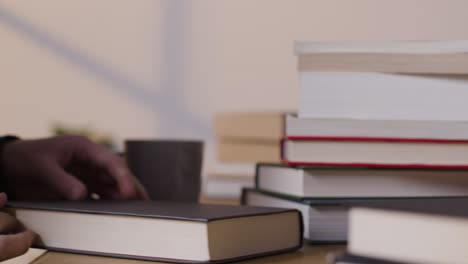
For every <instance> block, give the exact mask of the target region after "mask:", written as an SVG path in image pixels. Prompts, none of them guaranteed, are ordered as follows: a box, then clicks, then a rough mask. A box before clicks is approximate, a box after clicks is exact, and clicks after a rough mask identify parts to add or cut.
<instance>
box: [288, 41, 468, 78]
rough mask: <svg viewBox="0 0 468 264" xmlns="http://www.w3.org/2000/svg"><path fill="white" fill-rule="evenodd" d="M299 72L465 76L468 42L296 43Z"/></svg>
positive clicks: (467, 63) (467, 61) (467, 66)
mask: <svg viewBox="0 0 468 264" xmlns="http://www.w3.org/2000/svg"><path fill="white" fill-rule="evenodd" d="M295 53H296V54H297V55H298V66H299V71H303V72H304V71H349V72H385V73H407V74H467V73H468V41H466V40H454V41H453V40H452V41H381V42H379V41H361V42H359V41H341V42H298V43H296V45H295Z"/></svg>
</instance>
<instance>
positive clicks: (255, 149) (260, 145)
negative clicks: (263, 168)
mask: <svg viewBox="0 0 468 264" xmlns="http://www.w3.org/2000/svg"><path fill="white" fill-rule="evenodd" d="M218 160H219V161H221V162H250V163H254V162H280V141H279V140H278V141H276V142H275V141H273V142H267V143H265V142H242V141H241V142H236V141H220V142H219V143H218Z"/></svg>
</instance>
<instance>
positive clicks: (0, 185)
mask: <svg viewBox="0 0 468 264" xmlns="http://www.w3.org/2000/svg"><path fill="white" fill-rule="evenodd" d="M16 140H19V138H18V137H16V136H11V135H7V136H4V137H0V192H6V190H7V189H8V188H7V182H6V180H5V176H4V175H3V168H4V155H3V150H4V149H5V146H6V145H8V144H9V143H11V142H13V141H16Z"/></svg>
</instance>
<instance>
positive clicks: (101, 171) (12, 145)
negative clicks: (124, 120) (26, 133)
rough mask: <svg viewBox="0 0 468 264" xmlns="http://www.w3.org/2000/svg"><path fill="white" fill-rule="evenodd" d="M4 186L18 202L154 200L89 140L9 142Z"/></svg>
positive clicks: (4, 153)
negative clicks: (97, 198)
mask: <svg viewBox="0 0 468 264" xmlns="http://www.w3.org/2000/svg"><path fill="white" fill-rule="evenodd" d="M0 161H1V163H2V171H1V172H0V175H1V176H2V179H1V180H2V184H3V185H5V186H2V188H4V190H5V191H6V192H7V194H8V196H9V197H10V199H14V200H25V199H27V200H51V199H67V200H82V199H86V198H89V196H90V194H92V193H96V194H98V195H99V196H100V197H101V198H105V199H148V195H147V193H146V191H145V189H144V187H143V186H142V185H141V183H140V182H139V181H138V180H137V179H136V178H135V177H134V176H133V175H132V174H131V173H130V171H129V169H128V167H127V165H126V164H125V162H124V161H123V159H121V158H120V157H119V156H117V155H115V154H114V153H113V152H111V151H110V150H108V149H106V148H104V147H102V146H100V145H97V144H95V143H92V142H91V141H89V140H88V139H86V138H84V137H77V136H61V137H54V138H48V139H39V140H16V141H13V142H9V143H7V144H6V145H5V146H4V148H3V151H2V153H1V156H0Z"/></svg>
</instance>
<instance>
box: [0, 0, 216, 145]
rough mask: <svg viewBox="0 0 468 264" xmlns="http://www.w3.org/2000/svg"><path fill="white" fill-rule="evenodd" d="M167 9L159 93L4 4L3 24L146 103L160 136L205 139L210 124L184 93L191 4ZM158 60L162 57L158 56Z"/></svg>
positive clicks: (173, 3)
mask: <svg viewBox="0 0 468 264" xmlns="http://www.w3.org/2000/svg"><path fill="white" fill-rule="evenodd" d="M163 8H165V12H167V15H166V16H165V18H166V20H167V21H165V23H164V24H165V25H167V26H166V28H165V30H164V36H163V38H162V39H163V41H164V43H163V49H164V51H163V52H162V54H164V55H163V57H162V58H160V59H161V60H162V65H164V70H163V71H162V72H161V76H162V77H161V79H162V81H161V84H160V85H161V86H162V89H160V92H159V93H152V92H150V91H149V89H145V88H146V87H144V86H143V85H141V84H139V83H138V81H136V80H132V79H130V78H128V76H125V73H123V72H121V71H119V70H118V69H116V68H114V67H112V65H106V64H104V63H102V62H100V61H98V60H97V59H95V58H93V57H91V56H90V55H89V54H86V53H84V52H82V51H80V50H79V49H77V48H75V47H71V46H69V45H67V44H66V43H65V42H63V41H61V40H60V38H59V37H57V36H53V35H51V34H49V33H48V32H47V31H45V30H44V29H41V28H39V27H38V26H36V25H33V24H32V23H30V22H28V21H27V20H25V19H23V18H20V17H18V16H17V15H15V14H14V13H12V12H11V11H9V10H8V9H7V8H6V7H5V6H4V4H0V25H3V26H6V27H8V28H10V29H12V30H14V31H15V32H17V33H18V34H20V35H21V36H23V37H24V38H25V39H27V40H29V41H31V42H32V43H34V44H35V45H37V46H40V47H42V48H43V49H44V50H46V51H47V52H48V53H49V54H50V55H52V56H55V57H57V58H59V59H61V60H63V61H65V62H67V63H69V64H71V65H72V66H74V67H76V68H79V69H80V70H83V71H84V72H86V73H87V74H89V75H91V76H93V77H94V78H97V79H100V80H102V81H105V82H107V83H108V84H109V85H110V87H112V88H114V90H115V91H117V92H120V93H122V94H124V95H125V96H127V97H128V98H130V99H132V100H134V101H135V102H137V103H139V104H141V105H143V106H145V107H146V108H147V109H148V110H149V111H150V112H151V113H153V115H154V117H155V118H157V117H159V122H160V131H159V133H160V135H163V136H168V135H171V136H173V137H182V136H184V137H191V138H196V137H198V138H202V137H205V136H206V135H209V134H211V129H210V125H209V124H208V123H207V122H203V120H200V118H197V116H195V115H193V114H192V113H191V112H190V109H188V108H187V106H186V98H185V96H184V85H185V83H184V73H185V71H186V70H187V69H186V66H185V65H187V64H188V62H187V61H186V60H187V58H188V56H186V55H187V54H186V52H187V49H186V47H185V46H184V43H188V42H187V41H186V39H185V38H186V36H187V34H186V28H185V23H184V21H186V20H187V18H188V17H189V15H190V3H189V2H185V1H165V2H164V5H163ZM154 59H158V58H154Z"/></svg>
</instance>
